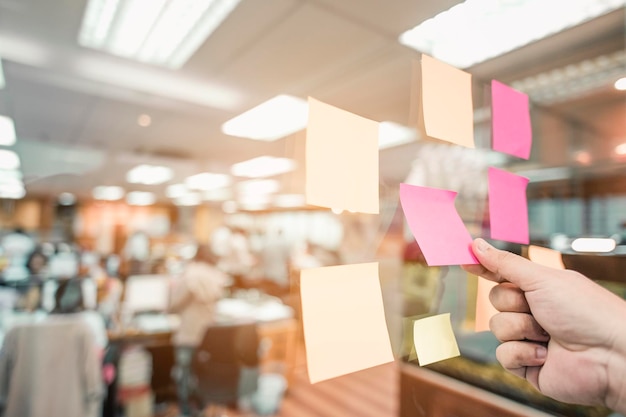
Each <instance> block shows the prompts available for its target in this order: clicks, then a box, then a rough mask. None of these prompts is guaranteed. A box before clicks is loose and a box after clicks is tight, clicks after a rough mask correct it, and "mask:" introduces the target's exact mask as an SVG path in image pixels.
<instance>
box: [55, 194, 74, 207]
mask: <svg viewBox="0 0 626 417" xmlns="http://www.w3.org/2000/svg"><path fill="white" fill-rule="evenodd" d="M57 201H58V202H59V204H60V205H62V206H71V205H72V204H74V203H76V196H75V195H74V194H72V193H61V194H59V196H58V197H57Z"/></svg>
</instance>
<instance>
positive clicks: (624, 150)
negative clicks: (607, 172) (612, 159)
mask: <svg viewBox="0 0 626 417" xmlns="http://www.w3.org/2000/svg"><path fill="white" fill-rule="evenodd" d="M615 153H616V154H618V155H626V143H621V144H619V145H617V146H616V147H615Z"/></svg>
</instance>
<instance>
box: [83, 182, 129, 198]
mask: <svg viewBox="0 0 626 417" xmlns="http://www.w3.org/2000/svg"><path fill="white" fill-rule="evenodd" d="M91 195H92V196H93V198H95V199H96V200H105V201H115V200H120V199H121V198H122V197H124V189H123V188H122V187H118V186H115V185H112V186H106V185H100V186H98V187H95V188H94V189H93V190H92V191H91Z"/></svg>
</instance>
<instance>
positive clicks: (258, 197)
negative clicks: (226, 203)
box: [237, 194, 271, 207]
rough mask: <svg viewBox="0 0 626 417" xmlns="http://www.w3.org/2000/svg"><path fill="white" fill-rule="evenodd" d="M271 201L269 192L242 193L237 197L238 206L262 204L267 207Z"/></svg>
mask: <svg viewBox="0 0 626 417" xmlns="http://www.w3.org/2000/svg"><path fill="white" fill-rule="evenodd" d="M270 201H271V198H270V196H269V194H244V195H240V196H239V198H237V203H238V204H239V207H244V206H247V207H251V206H260V205H262V206H264V207H267V206H268V205H269V203H270Z"/></svg>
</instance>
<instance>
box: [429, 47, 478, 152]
mask: <svg viewBox="0 0 626 417" xmlns="http://www.w3.org/2000/svg"><path fill="white" fill-rule="evenodd" d="M422 112H423V117H424V129H425V130H426V134H427V135H428V136H430V137H432V138H435V139H441V140H445V141H448V142H452V143H455V144H457V145H462V146H466V147H468V148H474V107H473V104H472V76H471V74H469V73H468V72H465V71H462V70H460V69H458V68H455V67H453V66H451V65H448V64H446V63H444V62H441V61H439V60H436V59H434V58H432V57H430V56H428V55H424V54H422Z"/></svg>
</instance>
